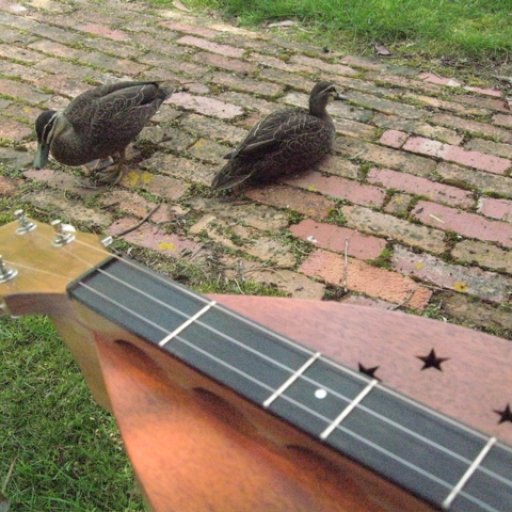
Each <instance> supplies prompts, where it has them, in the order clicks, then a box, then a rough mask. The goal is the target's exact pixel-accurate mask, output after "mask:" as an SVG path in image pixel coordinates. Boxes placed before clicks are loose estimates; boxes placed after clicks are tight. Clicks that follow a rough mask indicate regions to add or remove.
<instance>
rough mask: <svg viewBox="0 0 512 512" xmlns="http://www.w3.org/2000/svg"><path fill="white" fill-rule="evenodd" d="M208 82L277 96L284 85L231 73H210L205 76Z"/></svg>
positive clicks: (262, 94) (263, 94)
mask: <svg viewBox="0 0 512 512" xmlns="http://www.w3.org/2000/svg"><path fill="white" fill-rule="evenodd" d="M207 80H208V82H213V83H216V84H219V85H223V86H227V87H229V88H230V89H235V90H239V91H244V92H250V93H253V94H259V95H261V96H269V97H273V96H277V95H278V94H281V93H282V92H283V89H284V87H283V86H282V85H279V84H273V83H269V82H264V81H261V80H259V79H258V80H254V79H252V78H247V77H243V78H242V77H238V76H236V75H233V74H231V73H212V74H210V75H208V76H207Z"/></svg>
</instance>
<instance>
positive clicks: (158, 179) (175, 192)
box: [121, 171, 188, 200]
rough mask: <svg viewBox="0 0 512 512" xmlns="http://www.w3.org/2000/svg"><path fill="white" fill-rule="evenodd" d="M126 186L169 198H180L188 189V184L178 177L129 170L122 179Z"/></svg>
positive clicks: (122, 183)
mask: <svg viewBox="0 0 512 512" xmlns="http://www.w3.org/2000/svg"><path fill="white" fill-rule="evenodd" d="M121 185H123V186H124V187H126V188H142V189H144V190H147V191H148V192H151V193H153V194H155V195H157V196H160V197H165V198H167V199H173V200H176V199H179V198H180V197H181V196H182V195H183V194H185V192H186V191H187V190H188V185H187V184H186V183H184V182H183V181H181V180H178V179H176V178H170V177H169V176H162V175H160V174H151V173H150V172H146V171H144V172H139V171H129V172H127V173H125V175H124V176H123V179H122V180H121Z"/></svg>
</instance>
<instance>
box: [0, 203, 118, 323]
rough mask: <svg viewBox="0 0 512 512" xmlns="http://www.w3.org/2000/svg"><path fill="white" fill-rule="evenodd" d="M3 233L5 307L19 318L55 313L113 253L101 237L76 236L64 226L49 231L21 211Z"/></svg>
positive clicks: (0, 271)
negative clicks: (73, 287)
mask: <svg viewBox="0 0 512 512" xmlns="http://www.w3.org/2000/svg"><path fill="white" fill-rule="evenodd" d="M15 216H16V217H17V221H15V222H11V223H9V224H5V225H3V226H1V227H0V255H1V262H0V305H1V307H2V309H3V310H4V312H8V313H10V314H13V315H20V314H27V313H51V312H52V311H54V310H55V308H56V307H57V305H58V301H59V300H62V299H63V298H65V295H66V287H67V285H68V284H69V283H70V282H71V281H73V280H74V279H76V278H77V277H79V276H80V275H81V274H83V273H84V272H86V271H87V270H89V269H91V268H92V267H94V266H95V265H97V264H98V263H100V262H101V261H103V260H104V259H105V258H106V257H107V256H108V253H107V252H106V251H105V249H104V245H103V244H102V243H101V241H100V240H99V238H98V237H97V236H96V235H91V234H87V233H79V232H75V231H74V228H73V227H72V226H69V225H65V224H62V223H61V222H60V221H59V220H57V221H53V222H52V224H51V225H50V226H49V225H47V224H44V223H38V222H35V221H31V220H29V219H27V218H26V217H25V215H24V214H23V212H22V211H21V210H17V211H16V212H15Z"/></svg>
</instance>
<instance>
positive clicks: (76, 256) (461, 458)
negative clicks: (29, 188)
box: [34, 241, 509, 485]
mask: <svg viewBox="0 0 512 512" xmlns="http://www.w3.org/2000/svg"><path fill="white" fill-rule="evenodd" d="M79 242H80V243H81V244H82V245H86V246H87V247H90V248H92V249H94V250H96V251H100V252H102V253H104V254H105V255H106V256H108V255H110V253H108V252H107V251H105V250H102V249H99V248H97V247H95V246H93V245H90V244H87V243H85V242H82V241H79ZM66 249H67V247H66ZM66 252H67V253H68V254H69V255H70V256H73V257H75V258H78V259H80V260H82V261H83V262H84V263H85V264H87V265H89V266H90V263H89V262H87V261H86V260H83V259H82V258H80V257H79V256H78V255H76V254H73V253H71V252H70V251H68V250H66ZM113 256H114V257H116V258H117V259H118V260H120V261H121V262H122V263H124V264H130V263H131V262H129V260H124V259H122V258H121V257H119V256H117V255H115V254H114V255H113ZM132 266H134V267H135V268H136V269H137V270H139V271H140V270H145V269H144V267H139V265H136V264H132ZM34 270H39V269H34ZM39 271H41V270H39ZM43 272H44V271H43ZM103 273H105V272H103ZM105 274H106V275H109V274H108V273H105ZM148 274H149V275H150V276H151V277H153V278H155V277H160V276H158V274H154V273H152V272H148ZM55 275H57V274H55ZM111 277H115V276H111ZM161 280H162V281H163V282H164V283H165V284H166V285H169V284H171V285H172V284H174V283H170V282H169V281H168V280H166V279H161ZM119 281H120V282H121V283H122V284H124V285H127V283H124V282H123V281H122V280H119ZM132 288H134V289H135V290H136V291H138V292H139V293H144V292H142V291H141V290H137V289H136V288H135V287H132ZM175 288H179V289H180V290H181V291H183V292H188V294H189V295H191V296H192V297H193V298H195V299H203V300H204V298H203V297H201V296H197V295H196V294H195V293H191V292H189V291H188V290H187V289H186V288H182V287H181V286H175ZM148 297H149V298H150V299H151V300H154V301H156V300H157V299H155V298H154V297H151V296H148ZM106 299H107V300H111V299H110V298H108V297H106ZM159 302H161V301H159ZM162 304H163V305H164V306H165V307H170V306H168V305H167V304H165V303H162ZM118 306H121V307H124V306H122V305H121V304H119V305H118ZM125 309H126V308H125ZM173 309H175V308H173ZM175 311H176V312H178V313H179V314H181V315H182V316H185V317H186V316H187V315H186V314H185V313H183V312H180V311H179V310H175ZM228 311H229V310H228ZM132 313H134V312H132ZM237 316H238V315H237ZM241 318H242V319H243V317H241ZM143 320H144V321H147V319H145V318H143ZM201 324H202V325H203V326H204V327H206V328H208V327H209V326H207V325H205V324H203V323H202V322H201ZM256 326H257V327H260V326H258V325H257V324H256ZM159 328H160V329H161V330H162V331H163V332H165V333H167V330H166V329H163V328H162V327H159ZM217 332H218V331H217ZM270 333H271V334H272V335H274V333H272V332H271V331H270ZM219 334H221V335H222V333H219ZM224 337H225V336H224ZM180 340H181V337H180ZM181 341H182V342H183V341H186V340H181ZM234 341H236V340H234ZM287 341H288V342H289V340H287ZM241 346H242V348H245V349H247V347H245V346H244V345H241ZM293 346H294V347H295V345H293ZM299 347H300V345H299ZM300 348H302V347H300ZM258 355H259V356H260V357H261V356H262V355H261V354H259V353H258ZM270 361H271V362H272V364H275V363H276V361H274V360H270ZM327 361H328V360H327ZM284 368H285V369H286V370H288V371H293V369H290V368H288V367H284ZM341 369H343V370H345V368H343V367H341ZM247 377H250V376H248V375H247V376H246V378H247ZM303 378H305V377H303ZM305 380H308V381H309V382H311V383H312V384H315V385H317V386H319V387H324V388H325V386H322V385H320V384H319V383H317V382H315V381H314V380H312V379H309V378H305ZM383 389H384V390H386V388H383ZM329 391H330V392H331V393H333V394H334V395H336V396H338V398H340V399H342V400H344V401H350V399H348V398H347V397H344V396H343V395H340V394H338V393H336V392H335V391H333V390H329ZM414 405H417V404H416V403H414ZM364 409H367V408H365V407H364ZM427 410H428V411H429V412H431V411H430V410H429V409H428V408H427ZM368 412H369V413H373V414H374V415H375V416H377V417H379V416H381V415H379V414H378V413H375V412H374V411H371V410H368ZM309 413H314V411H311V410H310V411H309ZM442 417H443V416H442ZM443 418H444V417H443ZM381 419H383V420H384V421H386V420H388V422H389V421H391V423H394V422H393V421H392V420H389V419H388V418H386V417H384V416H381ZM326 421H329V420H328V419H326ZM456 424H457V425H458V423H456ZM396 426H397V428H401V429H405V430H406V431H407V430H409V429H407V427H402V426H401V425H398V424H396ZM409 432H410V433H411V435H414V436H415V437H419V438H420V439H421V438H423V436H421V435H420V434H417V433H415V432H414V431H410V430H409ZM470 432H472V433H477V434H480V433H478V432H473V431H472V430H471V429H470ZM480 435H481V434H480ZM423 440H424V441H427V442H429V441H430V440H428V439H426V438H423ZM429 444H433V445H435V446H437V447H439V448H440V449H442V450H443V451H446V450H445V449H444V447H442V446H440V445H437V443H433V442H431V443H429ZM447 452H448V453H449V454H451V455H452V456H455V458H458V459H460V460H463V461H465V462H471V461H468V460H467V459H465V458H464V457H461V456H460V455H458V454H456V453H455V452H451V451H450V450H448V451H447ZM482 469H485V468H482ZM490 473H491V474H490V476H494V477H498V479H500V480H504V481H505V483H507V484H509V482H508V481H507V480H506V479H503V478H502V477H501V476H500V475H495V474H494V473H493V472H490ZM447 485H449V484H447Z"/></svg>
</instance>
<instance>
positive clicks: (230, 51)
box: [176, 36, 244, 59]
mask: <svg viewBox="0 0 512 512" xmlns="http://www.w3.org/2000/svg"><path fill="white" fill-rule="evenodd" d="M176 42H177V43H178V44H184V45H187V46H194V47H195V48H201V49H202V50H206V51H208V52H212V53H218V54H219V55H225V56H226V57H233V58H236V59H239V58H240V57H241V56H242V55H243V54H244V50H243V49H242V48H235V47H234V46H229V45H227V44H218V43H213V42H212V41H207V40H206V39H201V38H199V37H194V36H184V37H181V38H180V39H178V40H177V41H176Z"/></svg>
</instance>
